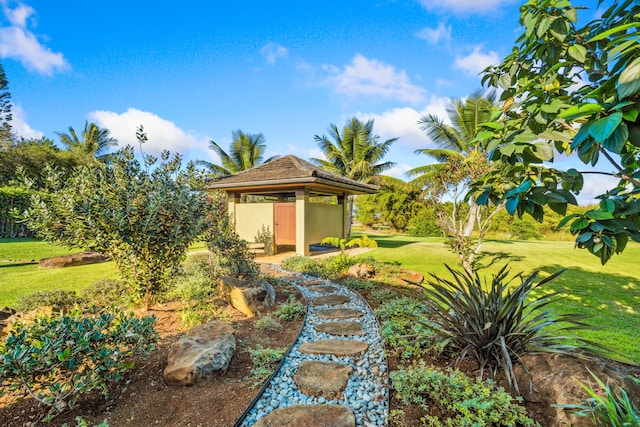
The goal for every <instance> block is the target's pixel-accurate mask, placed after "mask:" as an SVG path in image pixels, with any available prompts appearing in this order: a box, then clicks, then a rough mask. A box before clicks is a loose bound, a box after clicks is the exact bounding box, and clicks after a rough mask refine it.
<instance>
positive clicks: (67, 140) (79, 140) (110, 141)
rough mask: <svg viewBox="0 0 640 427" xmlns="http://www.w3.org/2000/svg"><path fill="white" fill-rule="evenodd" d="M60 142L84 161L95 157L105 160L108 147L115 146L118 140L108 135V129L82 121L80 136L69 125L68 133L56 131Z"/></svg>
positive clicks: (107, 156)
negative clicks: (82, 127)
mask: <svg viewBox="0 0 640 427" xmlns="http://www.w3.org/2000/svg"><path fill="white" fill-rule="evenodd" d="M57 134H58V136H59V137H60V142H61V143H62V145H64V146H65V147H66V149H67V150H68V151H71V152H74V153H77V155H78V156H80V157H81V158H82V157H84V158H85V159H86V160H85V161H90V160H91V159H93V158H94V157H95V158H96V159H101V160H107V159H108V158H109V154H108V153H107V151H108V150H109V148H110V147H116V146H117V145H118V141H117V140H116V139H115V138H112V137H111V136H110V135H109V129H105V128H100V127H99V126H98V125H97V124H95V123H89V122H88V121H85V122H84V129H83V130H82V133H80V136H78V134H77V133H76V131H75V130H74V129H73V128H72V127H71V126H69V133H68V134H67V133H63V132H57Z"/></svg>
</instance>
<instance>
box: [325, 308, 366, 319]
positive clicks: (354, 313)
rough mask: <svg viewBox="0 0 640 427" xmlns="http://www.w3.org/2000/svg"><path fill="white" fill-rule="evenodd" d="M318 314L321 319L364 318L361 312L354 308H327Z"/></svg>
mask: <svg viewBox="0 0 640 427" xmlns="http://www.w3.org/2000/svg"><path fill="white" fill-rule="evenodd" d="M317 314H318V317H319V318H321V319H353V318H357V317H362V316H363V313H362V312H361V311H359V310H354V309H353V308H327V309H324V310H318V311H317Z"/></svg>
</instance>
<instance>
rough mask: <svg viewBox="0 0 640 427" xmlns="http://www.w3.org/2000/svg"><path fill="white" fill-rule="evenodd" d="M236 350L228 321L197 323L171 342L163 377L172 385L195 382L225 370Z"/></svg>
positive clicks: (234, 339)
mask: <svg viewBox="0 0 640 427" xmlns="http://www.w3.org/2000/svg"><path fill="white" fill-rule="evenodd" d="M235 351H236V338H235V336H234V335H233V328H232V327H231V325H230V324H229V323H226V322H221V321H213V322H209V323H204V324H202V325H198V326H196V327H195V328H193V329H191V330H190V331H189V332H188V333H187V334H186V335H185V336H183V337H182V338H180V339H179V340H178V341H176V342H175V343H173V344H172V345H171V348H170V349H169V356H168V360H167V367H166V369H165V370H164V379H165V381H166V382H167V384H169V385H193V384H195V383H196V382H198V381H200V380H205V379H207V378H209V377H210V376H211V375H212V374H213V373H215V372H226V370H227V368H228V367H229V362H230V361H231V358H232V357H233V354H234V353H235Z"/></svg>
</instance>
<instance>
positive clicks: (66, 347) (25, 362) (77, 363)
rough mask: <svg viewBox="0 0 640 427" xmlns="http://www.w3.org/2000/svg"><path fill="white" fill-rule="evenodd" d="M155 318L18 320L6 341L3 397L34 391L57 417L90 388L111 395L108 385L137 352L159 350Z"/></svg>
mask: <svg viewBox="0 0 640 427" xmlns="http://www.w3.org/2000/svg"><path fill="white" fill-rule="evenodd" d="M155 322H156V318H155V317H145V318H142V319H137V318H135V317H133V315H132V314H123V313H121V314H119V315H113V314H108V313H104V314H101V315H100V316H90V317H80V316H78V315H76V316H74V317H70V316H63V317H59V318H48V317H37V318H36V319H35V320H34V322H33V323H32V324H29V325H24V324H21V323H17V324H15V325H14V327H13V329H12V330H11V332H10V333H9V336H8V337H7V338H6V341H5V342H4V343H3V344H0V354H2V359H0V386H1V387H0V397H1V396H2V395H5V394H7V393H12V394H19V395H24V394H29V395H30V396H31V397H33V398H34V399H36V400H37V401H38V402H40V403H42V404H44V405H46V406H48V407H49V408H50V412H49V415H50V416H51V417H53V416H54V415H55V414H56V413H59V412H62V411H64V410H65V409H67V408H72V407H73V406H74V405H75V403H76V401H77V400H78V398H79V397H80V396H81V395H83V394H85V393H87V392H89V391H92V390H96V389H97V390H100V391H102V393H103V394H104V395H105V396H106V395H107V383H108V382H109V381H112V380H114V381H117V380H120V379H121V377H122V374H123V373H124V372H125V371H127V370H129V369H131V368H132V367H133V362H132V360H131V358H132V356H134V355H142V356H144V355H147V354H148V353H149V352H150V351H151V350H153V348H154V343H155V342H156V340H157V334H156V332H155V330H154V325H155Z"/></svg>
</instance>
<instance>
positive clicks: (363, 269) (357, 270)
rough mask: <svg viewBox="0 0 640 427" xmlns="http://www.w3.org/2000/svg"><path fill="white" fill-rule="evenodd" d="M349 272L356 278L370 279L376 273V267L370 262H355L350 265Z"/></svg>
mask: <svg viewBox="0 0 640 427" xmlns="http://www.w3.org/2000/svg"><path fill="white" fill-rule="evenodd" d="M347 274H348V275H349V276H351V277H355V278H356V279H369V278H371V277H373V276H375V274H376V269H375V268H374V267H373V266H372V265H369V264H355V265H352V266H351V267H349V270H348V271H347Z"/></svg>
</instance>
